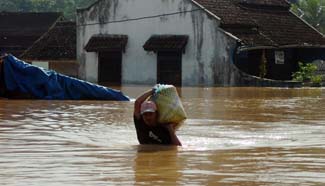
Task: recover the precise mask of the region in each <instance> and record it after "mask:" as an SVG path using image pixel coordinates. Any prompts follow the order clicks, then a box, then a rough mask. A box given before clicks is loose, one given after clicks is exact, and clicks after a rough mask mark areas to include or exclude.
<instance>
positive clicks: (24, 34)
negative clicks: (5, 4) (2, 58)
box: [0, 12, 63, 56]
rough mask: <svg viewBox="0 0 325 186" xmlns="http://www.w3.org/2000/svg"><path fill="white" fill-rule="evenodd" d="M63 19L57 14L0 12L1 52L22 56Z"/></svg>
mask: <svg viewBox="0 0 325 186" xmlns="http://www.w3.org/2000/svg"><path fill="white" fill-rule="evenodd" d="M62 18H63V16H62V14H61V13H56V12H42V13H32V12H0V52H1V53H11V54H13V55H15V56H19V55H21V54H22V53H23V52H24V51H25V50H26V49H27V48H29V47H30V46H31V45H32V44H33V43H34V42H35V41H36V40H37V39H38V38H39V37H41V36H42V35H43V34H44V33H45V32H47V31H48V29H49V28H50V27H51V26H52V25H53V24H54V23H55V22H57V21H58V20H61V19H62Z"/></svg>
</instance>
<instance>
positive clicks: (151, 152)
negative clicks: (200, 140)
mask: <svg viewBox="0 0 325 186" xmlns="http://www.w3.org/2000/svg"><path fill="white" fill-rule="evenodd" d="M134 162H135V165H134V174H135V181H136V185H142V184H146V183H150V185H159V184H163V185H177V184H178V183H179V181H180V178H181V176H182V174H181V172H180V170H182V167H180V165H181V163H180V162H179V161H178V157H177V147H168V146H150V145H140V146H138V151H137V155H136V157H135V160H134ZM171 167H172V168H171Z"/></svg>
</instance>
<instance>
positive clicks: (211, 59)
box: [77, 0, 325, 86]
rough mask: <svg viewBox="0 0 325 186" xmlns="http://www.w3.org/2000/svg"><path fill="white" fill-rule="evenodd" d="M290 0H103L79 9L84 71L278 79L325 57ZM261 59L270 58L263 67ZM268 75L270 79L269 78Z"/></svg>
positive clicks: (153, 79) (319, 38)
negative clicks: (295, 13) (299, 64)
mask: <svg viewBox="0 0 325 186" xmlns="http://www.w3.org/2000/svg"><path fill="white" fill-rule="evenodd" d="M289 9H290V4H289V3H288V2H287V1H285V0H155V1H148V0H134V1H129V0H98V1H97V2H95V3H94V4H92V5H91V6H89V7H88V8H85V9H79V10H77V59H78V61H79V63H80V71H79V75H80V77H81V78H83V79H86V80H88V81H92V82H99V83H103V82H108V83H114V84H155V83H168V84H174V85H178V86H243V85H271V86H272V85H273V86H277V85H279V84H278V83H279V82H277V81H267V80H264V79H260V78H258V77H257V76H259V75H260V74H261V69H264V71H265V72H263V73H264V75H263V77H265V78H269V79H274V80H289V79H291V73H292V72H294V71H295V70H297V66H298V61H305V62H312V61H313V60H317V59H324V58H325V56H324V47H325V39H324V36H323V35H322V34H321V33H319V32H317V31H316V30H315V29H314V28H312V27H311V26H310V25H308V24H307V23H305V22H304V21H302V20H301V19H300V18H298V17H297V16H295V15H294V14H293V13H291V12H290V10H289ZM261 65H263V66H262V67H263V68H261ZM264 82H268V83H266V84H264Z"/></svg>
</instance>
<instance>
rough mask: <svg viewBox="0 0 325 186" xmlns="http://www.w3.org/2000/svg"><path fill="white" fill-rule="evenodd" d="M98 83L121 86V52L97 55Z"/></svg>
mask: <svg viewBox="0 0 325 186" xmlns="http://www.w3.org/2000/svg"><path fill="white" fill-rule="evenodd" d="M98 83H100V84H108V85H121V83H122V51H114V52H100V53H99V64H98Z"/></svg>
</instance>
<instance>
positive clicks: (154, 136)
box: [133, 116, 172, 145]
mask: <svg viewBox="0 0 325 186" xmlns="http://www.w3.org/2000/svg"><path fill="white" fill-rule="evenodd" d="M133 119H134V124H135V129H136V131H137V136H138V141H139V143H140V144H161V145H170V144H171V142H172V140H171V137H170V133H169V131H168V129H167V128H166V127H162V126H159V125H158V126H155V127H150V126H148V125H146V124H145V122H144V121H143V118H142V117H140V119H137V118H136V117H135V116H133Z"/></svg>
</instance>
